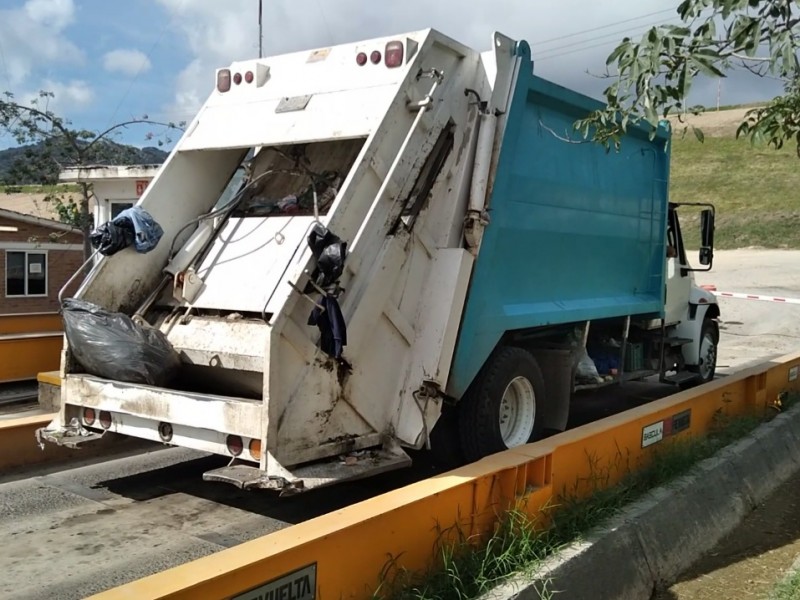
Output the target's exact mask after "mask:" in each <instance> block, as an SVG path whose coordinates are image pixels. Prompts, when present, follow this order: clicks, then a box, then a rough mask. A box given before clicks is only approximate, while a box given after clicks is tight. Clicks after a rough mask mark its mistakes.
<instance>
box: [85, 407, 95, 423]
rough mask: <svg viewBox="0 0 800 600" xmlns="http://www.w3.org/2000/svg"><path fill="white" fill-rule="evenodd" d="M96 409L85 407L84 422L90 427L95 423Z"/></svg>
mask: <svg viewBox="0 0 800 600" xmlns="http://www.w3.org/2000/svg"><path fill="white" fill-rule="evenodd" d="M94 419H95V415H94V409H93V408H84V409H83V422H84V423H86V425H88V426H89V427H91V426H92V425H94Z"/></svg>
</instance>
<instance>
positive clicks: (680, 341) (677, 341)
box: [662, 337, 694, 348]
mask: <svg viewBox="0 0 800 600" xmlns="http://www.w3.org/2000/svg"><path fill="white" fill-rule="evenodd" d="M662 341H663V344H664V345H665V346H671V347H673V348H674V347H676V346H685V345H686V344H691V343H692V342H693V341H694V340H693V339H692V338H679V337H674V338H667V339H665V340H662Z"/></svg>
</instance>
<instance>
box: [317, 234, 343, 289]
mask: <svg viewBox="0 0 800 600" xmlns="http://www.w3.org/2000/svg"><path fill="white" fill-rule="evenodd" d="M308 245H309V247H310V248H311V253H312V254H313V255H314V258H316V259H317V270H318V274H317V277H316V284H317V285H319V286H322V287H325V286H328V285H330V284H332V283H333V282H334V281H336V280H338V279H339V278H340V277H341V276H342V273H343V272H344V260H345V257H346V256H347V242H343V241H342V240H340V239H339V237H338V236H336V235H334V234H333V233H331V232H330V231H329V230H328V228H327V227H325V226H324V225H322V224H321V223H315V224H314V227H312V229H311V233H309V234H308Z"/></svg>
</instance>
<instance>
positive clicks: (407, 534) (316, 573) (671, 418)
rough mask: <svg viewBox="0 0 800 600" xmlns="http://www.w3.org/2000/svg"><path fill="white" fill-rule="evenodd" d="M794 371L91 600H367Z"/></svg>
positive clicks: (689, 394) (789, 364) (799, 358)
mask: <svg viewBox="0 0 800 600" xmlns="http://www.w3.org/2000/svg"><path fill="white" fill-rule="evenodd" d="M799 370H800V354H798V355H792V356H787V357H784V358H782V359H780V360H777V361H775V362H771V363H766V364H764V365H760V366H757V367H753V368H750V369H747V370H745V371H743V372H740V373H738V374H736V375H732V376H730V377H727V378H724V379H721V380H718V381H715V382H712V383H709V384H707V385H705V386H702V387H700V388H696V389H694V390H690V391H685V392H681V393H678V394H675V395H673V396H670V397H668V398H664V399H662V400H658V401H655V402H652V403H650V404H647V405H645V406H641V407H639V408H635V409H633V410H630V411H627V412H625V413H621V414H619V415H616V416H612V417H609V418H606V419H603V420H601V421H596V422H594V423H591V424H589V425H585V426H583V427H580V428H577V429H573V430H571V431H567V432H565V433H562V434H559V435H557V436H554V437H552V438H549V439H546V440H543V441H541V442H536V443H533V444H529V445H527V446H523V447H520V448H516V449H514V450H508V451H506V452H502V453H499V454H496V455H494V456H490V457H488V458H485V459H483V460H481V461H479V462H477V463H474V464H471V465H468V466H466V467H463V468H461V469H458V470H455V471H451V472H449V473H445V474H442V475H439V476H436V477H433V478H431V479H428V480H425V481H421V482H419V483H415V484H412V485H409V486H407V487H404V488H402V489H398V490H395V491H393V492H389V493H387V494H384V495H382V496H378V497H375V498H372V499H370V500H366V501H364V502H360V503H358V504H355V505H352V506H349V507H347V508H344V509H342V510H338V511H335V512H333V513H330V514H327V515H324V516H321V517H318V518H315V519H312V520H309V521H306V522H304V523H300V524H298V525H293V526H291V527H288V528H286V529H283V530H280V531H278V532H275V533H272V534H270V535H267V536H264V537H261V538H258V539H255V540H252V541H250V542H246V543H244V544H241V545H239V546H236V547H234V548H230V549H227V550H223V551H221V552H218V553H215V554H213V555H210V556H207V557H205V558H201V559H198V560H195V561H193V562H190V563H187V564H185V565H182V566H179V567H175V568H172V569H169V570H167V571H164V572H161V573H158V574H156V575H152V576H150V577H145V578H143V579H140V580H137V581H134V582H132V583H129V584H127V585H123V586H121V587H118V588H115V589H112V590H109V591H106V592H103V593H100V594H97V595H95V596H92V598H93V599H94V600H108V599H112V598H113V599H125V598H130V599H136V600H145V599H162V600H164V599H171V600H172V599H179V598H180V599H183V598H186V599H189V598H192V599H195V598H209V599H214V598H238V597H239V596H240V595H241V598H243V599H244V598H248V599H250V598H259V597H261V598H295V599H296V600H305V599H306V598H333V597H346V598H369V597H371V596H372V593H373V592H374V591H375V590H376V589H378V586H379V585H380V584H381V582H382V581H383V580H384V578H387V577H389V578H390V577H391V575H392V570H393V569H407V570H411V571H423V570H424V569H426V568H428V567H430V566H431V565H433V564H434V562H435V561H436V560H437V555H436V548H437V547H438V546H437V545H438V544H440V543H441V540H442V532H445V531H452V530H454V529H455V528H456V527H457V528H458V529H459V530H460V531H461V532H464V533H467V534H485V533H488V532H490V531H491V530H492V528H493V527H494V526H495V525H496V523H497V520H498V517H499V515H502V514H503V513H504V512H505V510H506V509H508V508H510V507H512V506H517V505H518V503H519V502H521V501H524V506H523V508H524V510H526V511H527V512H528V513H529V514H531V515H534V516H536V515H541V514H542V511H543V509H544V508H546V507H547V506H548V503H550V502H551V501H552V500H553V499H554V498H555V497H556V496H558V495H559V494H561V493H563V492H565V491H568V492H569V493H570V494H578V495H580V494H587V493H590V492H591V491H592V490H595V489H597V486H598V482H597V477H596V474H597V470H598V469H600V470H602V472H603V474H604V476H605V479H604V483H605V485H609V486H610V485H613V484H615V483H617V482H618V481H619V479H621V477H623V476H624V475H625V474H626V473H627V472H628V471H629V470H630V469H636V468H637V467H639V466H642V465H644V464H646V462H647V460H648V459H649V457H650V456H651V455H652V452H653V450H654V449H655V448H657V447H659V444H660V443H664V441H665V440H667V439H668V438H670V437H673V436H686V435H700V434H703V433H706V432H707V431H709V429H710V428H711V427H712V426H713V425H714V423H715V422H717V420H718V418H719V415H729V416H735V415H742V414H747V413H750V412H756V413H758V412H763V410H765V409H766V407H767V405H768V404H769V403H770V402H772V401H774V400H775V399H776V398H777V396H778V394H779V393H780V392H782V391H785V390H796V389H798V386H799V385H800V381H798V371H799ZM320 493H335V491H332V490H330V491H328V492H320ZM288 501H291V500H288Z"/></svg>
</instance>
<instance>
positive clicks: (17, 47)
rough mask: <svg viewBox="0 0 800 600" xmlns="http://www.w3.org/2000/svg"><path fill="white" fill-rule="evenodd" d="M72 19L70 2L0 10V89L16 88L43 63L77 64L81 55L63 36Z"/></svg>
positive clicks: (33, 0)
mask: <svg viewBox="0 0 800 600" xmlns="http://www.w3.org/2000/svg"><path fill="white" fill-rule="evenodd" d="M74 16H75V5H74V3H73V1H72V0H28V2H26V3H25V4H23V5H22V6H21V7H19V8H15V9H0V52H2V58H3V61H2V62H0V69H2V70H0V89H8V88H10V90H11V91H14V90H15V89H19V88H20V87H22V86H23V85H25V84H26V83H27V80H28V79H29V77H30V76H31V73H32V72H33V71H34V70H35V69H36V68H41V66H42V65H45V64H52V65H53V66H56V65H58V64H77V63H80V62H81V61H82V60H83V53H82V52H81V50H80V49H78V48H77V46H75V45H74V44H73V43H72V42H70V41H69V40H68V39H67V38H66V36H65V35H64V33H63V32H64V29H65V28H66V27H67V26H68V25H69V24H70V23H71V22H72V21H73V19H74Z"/></svg>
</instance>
